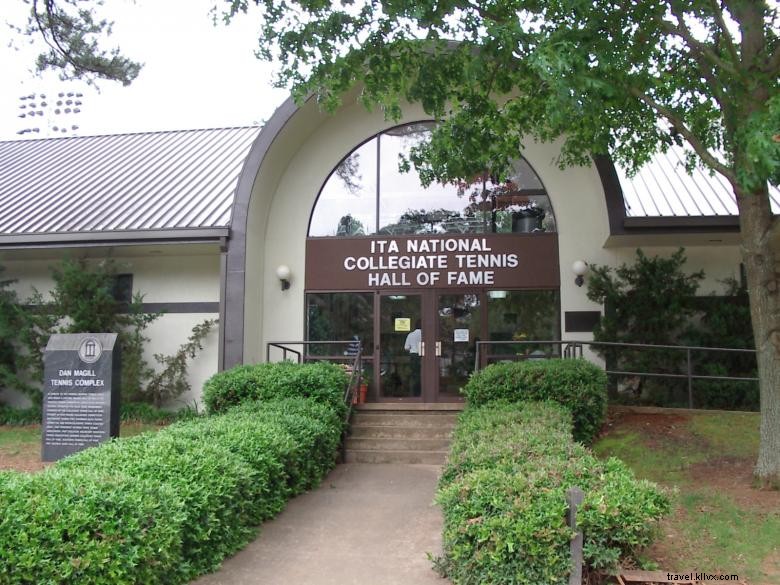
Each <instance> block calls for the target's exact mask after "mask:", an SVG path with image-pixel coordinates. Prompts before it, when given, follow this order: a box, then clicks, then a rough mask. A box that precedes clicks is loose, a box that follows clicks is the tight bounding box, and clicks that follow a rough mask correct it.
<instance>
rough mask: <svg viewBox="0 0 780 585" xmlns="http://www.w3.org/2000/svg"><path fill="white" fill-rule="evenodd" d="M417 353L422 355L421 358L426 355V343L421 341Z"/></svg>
mask: <svg viewBox="0 0 780 585" xmlns="http://www.w3.org/2000/svg"><path fill="white" fill-rule="evenodd" d="M417 353H418V354H420V357H422V356H424V355H425V342H424V341H421V342H420V346H419V347H418V349H417Z"/></svg>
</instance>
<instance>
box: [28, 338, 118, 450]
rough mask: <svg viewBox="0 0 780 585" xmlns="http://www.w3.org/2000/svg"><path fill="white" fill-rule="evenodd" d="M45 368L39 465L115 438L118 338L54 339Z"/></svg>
mask: <svg viewBox="0 0 780 585" xmlns="http://www.w3.org/2000/svg"><path fill="white" fill-rule="evenodd" d="M43 362H44V388H43V432H42V433H41V435H42V442H43V448H42V450H41V459H42V460H43V461H57V460H58V459H62V458H63V457H66V456H68V455H70V454H72V453H76V452H77V451H81V450H82V449H86V448H87V447H94V446H95V445H98V444H99V443H101V442H103V441H105V440H107V439H109V438H111V437H118V436H119V379H120V356H119V345H118V344H117V335H116V333H70V334H58V335H52V336H51V338H49V343H48V344H47V345H46V351H45V353H44V356H43Z"/></svg>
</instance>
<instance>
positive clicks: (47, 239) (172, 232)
mask: <svg viewBox="0 0 780 585" xmlns="http://www.w3.org/2000/svg"><path fill="white" fill-rule="evenodd" d="M229 237H230V228H227V227H211V228H175V229H162V230H116V231H100V232H53V233H22V234H0V249H3V250H12V249H30V248H54V247H60V248H62V247H68V248H84V247H98V246H134V245H149V244H202V243H208V242H223V241H224V240H226V239H228V238H229Z"/></svg>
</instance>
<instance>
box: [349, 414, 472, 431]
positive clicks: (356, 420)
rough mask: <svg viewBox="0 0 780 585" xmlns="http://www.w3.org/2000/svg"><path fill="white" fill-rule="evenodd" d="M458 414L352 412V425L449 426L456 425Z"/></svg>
mask: <svg viewBox="0 0 780 585" xmlns="http://www.w3.org/2000/svg"><path fill="white" fill-rule="evenodd" d="M457 418H458V415H457V414H453V413H447V412H431V413H429V412H424V413H423V412H418V413H407V412H400V413H392V414H391V413H388V412H383V411H376V412H364V411H358V412H354V413H353V414H352V426H361V425H366V426H372V427H376V426H391V427H397V426H402V427H448V428H452V427H454V426H455V423H456V421H457Z"/></svg>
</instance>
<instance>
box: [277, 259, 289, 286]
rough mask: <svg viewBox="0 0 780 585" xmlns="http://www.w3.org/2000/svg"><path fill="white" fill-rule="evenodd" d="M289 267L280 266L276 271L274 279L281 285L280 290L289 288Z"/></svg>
mask: <svg viewBox="0 0 780 585" xmlns="http://www.w3.org/2000/svg"><path fill="white" fill-rule="evenodd" d="M291 274H292V272H290V267H289V266H287V265H286V264H280V265H279V266H278V267H277V269H276V278H278V279H279V281H280V282H281V283H282V290H287V289H288V288H290V275H291Z"/></svg>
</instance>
